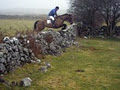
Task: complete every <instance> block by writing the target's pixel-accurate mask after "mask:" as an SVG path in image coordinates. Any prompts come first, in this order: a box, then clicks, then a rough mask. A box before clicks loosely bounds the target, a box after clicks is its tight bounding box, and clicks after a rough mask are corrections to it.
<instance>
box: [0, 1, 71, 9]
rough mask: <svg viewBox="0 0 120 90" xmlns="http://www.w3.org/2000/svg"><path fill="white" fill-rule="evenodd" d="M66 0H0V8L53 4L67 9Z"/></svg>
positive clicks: (42, 6)
mask: <svg viewBox="0 0 120 90" xmlns="http://www.w3.org/2000/svg"><path fill="white" fill-rule="evenodd" d="M68 1H69V0H0V9H17V8H19V9H20V8H22V9H23V8H32V9H33V8H34V9H52V8H54V7H55V6H59V7H60V9H68Z"/></svg>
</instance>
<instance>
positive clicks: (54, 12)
mask: <svg viewBox="0 0 120 90" xmlns="http://www.w3.org/2000/svg"><path fill="white" fill-rule="evenodd" d="M58 10H59V7H58V6H56V7H55V8H54V9H52V10H51V11H50V12H49V14H48V16H49V18H50V19H51V20H52V25H53V27H55V18H54V17H55V15H56V16H58V15H57V11H58Z"/></svg>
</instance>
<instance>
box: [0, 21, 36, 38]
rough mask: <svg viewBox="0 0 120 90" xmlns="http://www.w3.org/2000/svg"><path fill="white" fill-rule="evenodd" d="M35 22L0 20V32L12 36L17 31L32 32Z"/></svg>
mask: <svg viewBox="0 0 120 90" xmlns="http://www.w3.org/2000/svg"><path fill="white" fill-rule="evenodd" d="M34 22H35V20H23V19H21V20H16V19H0V31H2V32H5V34H7V35H11V36H13V35H14V34H15V33H16V32H17V31H26V30H33V25H34Z"/></svg>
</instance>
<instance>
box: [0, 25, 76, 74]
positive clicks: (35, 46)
mask: <svg viewBox="0 0 120 90" xmlns="http://www.w3.org/2000/svg"><path fill="white" fill-rule="evenodd" d="M76 37H77V28H76V25H75V24H73V25H71V26H69V27H68V28H67V29H65V30H60V31H58V32H55V31H53V30H48V31H43V32H40V33H39V34H36V35H19V34H18V35H17V36H16V37H13V38H9V37H5V38H4V40H3V43H1V44H0V74H5V73H8V72H11V71H13V70H14V69H15V68H17V67H19V66H22V65H24V64H25V63H31V62H37V61H39V59H37V58H36V57H35V54H34V53H37V54H39V53H40V54H50V55H61V53H62V52H63V51H65V49H66V48H68V47H69V46H71V45H73V44H77V42H75V39H76ZM33 52H34V53H33Z"/></svg>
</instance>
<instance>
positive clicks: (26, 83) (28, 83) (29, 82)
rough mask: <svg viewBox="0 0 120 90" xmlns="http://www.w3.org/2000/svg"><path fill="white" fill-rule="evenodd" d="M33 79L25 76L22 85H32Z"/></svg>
mask: <svg viewBox="0 0 120 90" xmlns="http://www.w3.org/2000/svg"><path fill="white" fill-rule="evenodd" d="M31 82H32V80H31V79H30V78H29V77H26V78H24V79H23V80H21V81H20V86H30V85H31Z"/></svg>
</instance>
